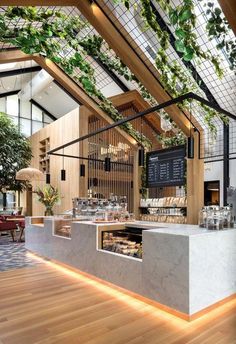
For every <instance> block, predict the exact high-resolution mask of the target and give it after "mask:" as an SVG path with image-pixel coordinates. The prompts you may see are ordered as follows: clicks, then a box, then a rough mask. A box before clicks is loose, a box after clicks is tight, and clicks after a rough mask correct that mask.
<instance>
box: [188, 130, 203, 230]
mask: <svg viewBox="0 0 236 344" xmlns="http://www.w3.org/2000/svg"><path fill="white" fill-rule="evenodd" d="M198 135H199V134H198V133H197V132H195V133H194V159H188V160H187V204H188V209H187V223H188V224H197V223H198V213H199V210H200V209H201V208H202V207H203V205H204V160H203V159H199V158H198V153H199V140H198Z"/></svg>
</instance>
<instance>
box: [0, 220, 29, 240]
mask: <svg viewBox="0 0 236 344" xmlns="http://www.w3.org/2000/svg"><path fill="white" fill-rule="evenodd" d="M24 218H25V217H24V216H23V215H16V216H14V215H0V232H7V231H10V234H11V237H12V240H13V242H14V241H15V230H16V229H17V228H20V237H19V241H21V238H22V235H23V232H24V227H25V223H24ZM14 219H16V220H15V221H14ZM17 220H19V221H17Z"/></svg>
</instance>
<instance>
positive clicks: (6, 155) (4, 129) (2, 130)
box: [0, 112, 32, 192]
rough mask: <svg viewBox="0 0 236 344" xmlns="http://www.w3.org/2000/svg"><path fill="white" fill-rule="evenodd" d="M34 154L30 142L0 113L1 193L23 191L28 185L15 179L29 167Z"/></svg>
mask: <svg viewBox="0 0 236 344" xmlns="http://www.w3.org/2000/svg"><path fill="white" fill-rule="evenodd" d="M31 157H32V153H31V147H30V144H29V141H28V140H27V139H26V138H25V137H24V136H23V135H22V134H21V133H19V131H18V128H17V127H16V126H15V125H14V123H13V122H12V121H11V119H10V118H9V117H8V115H6V114H5V113H3V112H0V192H3V191H4V190H5V189H8V190H15V191H17V190H19V191H21V190H22V189H24V187H25V186H26V183H25V182H23V181H19V180H16V179H15V175H16V172H17V171H18V170H20V169H22V168H25V167H27V166H29V164H30V161H31Z"/></svg>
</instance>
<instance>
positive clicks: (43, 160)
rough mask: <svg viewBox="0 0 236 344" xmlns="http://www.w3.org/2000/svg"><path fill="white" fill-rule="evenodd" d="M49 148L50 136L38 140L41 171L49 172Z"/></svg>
mask: <svg viewBox="0 0 236 344" xmlns="http://www.w3.org/2000/svg"><path fill="white" fill-rule="evenodd" d="M49 150H50V138H49V137H47V138H46V139H44V140H42V141H40V142H39V169H40V171H42V172H43V173H45V174H46V173H49V172H50V159H49V156H48V154H47V152H48V151H49Z"/></svg>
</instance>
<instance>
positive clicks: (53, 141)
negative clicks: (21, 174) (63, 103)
mask: <svg viewBox="0 0 236 344" xmlns="http://www.w3.org/2000/svg"><path fill="white" fill-rule="evenodd" d="M78 135H79V108H78V109H76V110H73V111H71V112H70V113H69V114H67V115H66V116H63V117H61V118H60V119H59V120H57V121H55V122H53V123H52V124H50V125H48V126H47V127H45V128H43V129H41V130H40V131H38V132H37V133H35V134H34V135H32V136H31V138H30V141H31V144H32V147H33V159H32V164H31V166H33V167H36V168H39V142H40V141H41V140H43V139H46V138H48V137H49V138H50V148H55V147H57V146H59V145H61V144H63V143H65V142H69V141H71V140H73V139H76V138H77V137H78ZM64 153H65V154H71V155H78V154H79V144H78V143H77V144H74V145H73V146H70V147H68V148H65V151H64ZM64 166H65V170H66V181H61V180H60V171H61V169H62V157H58V156H50V175H51V185H53V186H55V187H58V188H59V191H60V195H61V202H60V204H59V205H56V206H55V207H54V210H55V213H57V214H58V213H61V212H63V211H65V210H67V209H71V208H72V200H71V199H72V198H73V197H76V196H78V193H79V160H78V159H71V158H65V159H64ZM32 185H33V189H35V188H36V187H37V186H40V187H43V186H44V185H45V182H33V183H32ZM43 213H44V206H43V205H41V204H40V203H39V202H38V201H37V196H36V195H35V194H33V215H42V214H43Z"/></svg>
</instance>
